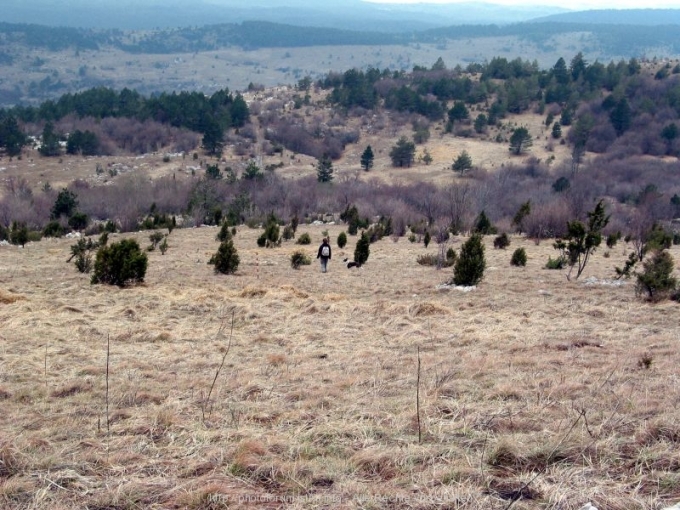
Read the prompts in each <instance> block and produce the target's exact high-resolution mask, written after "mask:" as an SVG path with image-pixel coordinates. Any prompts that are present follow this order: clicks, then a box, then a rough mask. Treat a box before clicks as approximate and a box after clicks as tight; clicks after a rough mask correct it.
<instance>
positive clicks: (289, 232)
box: [281, 225, 295, 241]
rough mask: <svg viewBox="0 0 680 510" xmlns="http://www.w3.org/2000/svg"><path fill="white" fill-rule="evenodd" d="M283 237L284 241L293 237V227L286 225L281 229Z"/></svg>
mask: <svg viewBox="0 0 680 510" xmlns="http://www.w3.org/2000/svg"><path fill="white" fill-rule="evenodd" d="M281 237H283V240H284V241H290V240H291V239H293V238H294V237H295V231H294V230H293V227H292V226H291V225H286V226H285V227H283V235H282V236H281Z"/></svg>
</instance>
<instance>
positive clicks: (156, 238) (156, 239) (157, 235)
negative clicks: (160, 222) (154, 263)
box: [149, 230, 165, 251]
mask: <svg viewBox="0 0 680 510" xmlns="http://www.w3.org/2000/svg"><path fill="white" fill-rule="evenodd" d="M164 238H165V236H164V235H163V233H162V232H160V231H158V230H156V231H154V232H153V233H152V234H151V235H150V236H149V241H151V246H150V247H149V251H153V250H155V249H156V246H158V244H159V243H160V242H161V241H162V240H163V239H164Z"/></svg>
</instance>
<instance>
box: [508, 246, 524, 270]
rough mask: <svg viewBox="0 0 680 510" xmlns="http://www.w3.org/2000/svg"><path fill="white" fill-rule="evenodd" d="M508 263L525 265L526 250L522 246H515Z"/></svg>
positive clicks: (519, 265)
mask: <svg viewBox="0 0 680 510" xmlns="http://www.w3.org/2000/svg"><path fill="white" fill-rule="evenodd" d="M510 264H512V265H513V266H518V267H524V266H526V265H527V252H526V250H525V249H524V248H517V249H516V250H515V251H514V252H513V253H512V258H511V259H510Z"/></svg>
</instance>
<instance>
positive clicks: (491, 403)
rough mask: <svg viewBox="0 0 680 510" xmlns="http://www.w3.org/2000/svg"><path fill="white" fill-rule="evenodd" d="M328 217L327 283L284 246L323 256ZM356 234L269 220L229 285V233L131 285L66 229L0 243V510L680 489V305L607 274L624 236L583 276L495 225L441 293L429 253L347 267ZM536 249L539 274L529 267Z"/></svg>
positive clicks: (353, 502) (159, 259)
mask: <svg viewBox="0 0 680 510" xmlns="http://www.w3.org/2000/svg"><path fill="white" fill-rule="evenodd" d="M323 229H328V230H329V234H330V236H331V239H332V240H333V247H334V253H333V260H332V261H331V264H330V272H329V273H327V274H321V273H320V271H319V267H318V265H317V263H316V261H314V263H313V264H312V265H311V266H303V267H302V269H300V270H298V271H296V270H293V269H292V268H291V267H290V262H289V260H290V254H291V253H292V252H293V251H295V250H296V249H300V248H302V249H304V250H305V251H307V252H308V253H309V255H311V256H312V257H314V255H315V253H316V246H317V244H316V243H318V242H320V239H321V237H322V230H323ZM341 230H342V228H341V227H339V226H325V227H324V226H308V225H302V226H300V227H299V229H298V234H300V233H302V232H309V233H310V235H311V236H312V240H313V244H312V246H310V247H300V246H296V245H292V244H284V245H283V246H282V247H281V248H278V249H259V248H257V246H256V242H255V240H256V238H257V236H258V235H259V233H260V232H259V231H257V230H249V229H246V228H241V229H239V232H238V234H237V235H236V237H235V244H236V246H237V248H238V250H239V255H240V257H241V265H240V267H239V270H238V272H237V274H236V275H234V276H221V275H215V274H214V273H213V271H212V268H211V266H209V265H207V261H208V259H209V258H210V256H211V255H212V253H214V252H215V251H216V249H217V243H216V241H215V240H214V237H215V234H216V233H217V230H216V229H213V228H201V229H186V230H175V231H173V233H172V235H171V236H170V237H169V241H168V242H169V245H170V248H169V250H168V252H167V254H166V255H164V256H162V255H161V254H160V253H159V252H158V251H154V252H151V253H149V270H148V273H147V277H146V282H145V283H144V284H143V285H140V286H136V287H132V288H127V289H118V288H111V287H106V286H102V285H97V286H92V285H90V284H89V282H88V277H87V276H85V275H81V274H79V273H77V272H76V270H75V268H74V267H73V266H72V265H69V264H66V263H65V260H66V258H68V255H69V245H70V244H72V243H73V241H72V240H71V241H70V240H66V239H61V240H45V241H42V242H40V243H37V244H29V245H27V247H26V248H25V249H23V250H22V249H20V248H17V247H13V246H0V289H1V290H2V296H14V297H16V299H15V298H12V299H4V298H3V299H2V300H1V301H0V324H1V325H2V327H1V328H0V399H2V409H3V412H2V413H1V414H0V431H2V432H0V501H1V502H2V505H0V506H6V507H8V508H25V507H31V508H45V509H47V508H50V509H53V508H83V507H85V506H87V507H89V508H196V509H198V508H220V507H226V506H227V504H229V505H230V507H245V506H248V505H250V507H263V508H277V507H283V506H285V507H290V508H318V507H320V506H325V507H333V508H365V507H372V508H414V507H417V508H439V507H446V506H447V505H448V506H449V507H457V508H472V509H496V508H498V509H501V508H507V507H508V505H509V503H510V501H511V500H512V498H513V497H515V496H518V495H519V496H521V497H522V499H521V500H520V501H518V502H517V503H515V504H514V505H513V507H514V508H516V509H520V508H521V509H538V508H561V509H577V508H580V507H581V506H582V505H583V504H584V503H585V502H587V501H592V502H593V503H594V504H595V505H596V506H598V507H599V508H608V509H621V510H623V509H632V508H640V509H652V508H657V507H658V504H660V503H661V502H675V500H678V499H680V479H679V478H678V476H677V466H678V463H679V462H680V457H679V456H678V449H677V445H678V442H680V428H678V425H677V424H678V423H680V416H678V413H677V410H676V408H677V405H676V404H677V400H678V398H679V393H678V388H677V387H676V385H675V383H674V380H675V375H674V374H675V372H676V368H677V366H678V363H679V362H680V358H679V356H680V355H679V354H678V350H677V349H676V347H677V346H676V342H677V338H678V334H679V333H680V329H679V328H680V326H679V324H678V321H677V320H676V316H677V303H674V302H664V303H661V304H658V305H650V304H647V303H645V302H642V301H640V300H638V299H636V297H635V295H634V291H633V285H632V284H631V283H625V282H624V284H623V285H620V286H614V285H603V284H602V283H603V282H602V280H603V279H608V278H611V276H612V274H613V266H614V265H622V264H623V261H624V259H625V253H624V252H625V250H624V247H623V246H621V245H619V246H618V247H616V248H615V249H614V250H611V252H610V256H609V257H608V258H605V257H604V256H603V254H604V253H605V251H606V249H601V250H599V251H598V252H597V253H596V254H595V256H594V257H593V259H592V262H591V263H590V265H589V266H588V267H587V269H586V271H585V273H584V275H583V276H582V278H581V280H580V281H576V282H567V281H566V279H565V277H564V274H563V272H561V271H548V270H544V269H542V268H543V266H544V264H545V261H546V260H547V258H548V256H549V255H553V256H554V255H555V253H554V252H553V250H552V248H551V245H550V243H548V242H545V243H543V244H541V245H535V244H533V243H532V242H528V241H527V240H525V239H522V238H518V237H513V238H512V244H511V246H510V249H509V250H494V249H493V248H492V238H487V239H486V240H485V244H486V255H487V263H488V268H487V271H486V275H485V279H484V281H483V282H482V284H481V285H480V286H479V287H478V288H477V289H475V290H472V291H470V292H461V291H459V290H452V289H447V290H442V289H438V288H437V286H438V285H439V284H441V283H443V282H445V281H446V280H447V279H449V278H450V276H451V272H450V269H447V270H442V271H437V270H435V269H433V268H430V267H424V266H420V265H418V264H417V263H416V257H417V256H418V255H419V254H423V253H435V252H436V250H437V249H438V247H437V246H436V245H434V244H433V245H430V247H429V249H427V250H426V249H425V248H424V247H423V246H422V244H411V243H409V242H408V241H407V240H405V239H404V238H401V239H399V240H398V242H392V240H390V239H384V240H382V241H380V242H378V243H375V244H373V245H371V254H370V258H369V260H368V263H367V264H366V265H365V266H364V267H362V268H361V269H359V270H356V269H352V270H348V269H346V268H345V267H344V266H343V264H342V263H341V259H342V258H344V257H345V256H348V257H350V258H351V257H352V253H353V249H354V243H355V242H356V238H350V243H349V245H348V246H347V247H346V248H345V249H343V250H341V249H339V248H337V246H336V245H335V239H336V238H337V235H338V233H339V232H340V231H341ZM121 237H122V236H121V235H115V236H112V238H113V239H112V240H113V241H115V240H116V239H120V238H121ZM132 237H135V238H137V239H138V240H139V241H140V243H141V244H142V245H146V244H147V239H148V233H139V234H133V235H132ZM461 241H462V239H456V240H454V241H453V242H452V246H454V248H456V249H459V248H460V242H461ZM520 246H522V247H524V248H525V249H526V251H527V253H528V256H529V261H528V264H527V267H526V268H516V267H511V266H510V265H509V260H510V256H511V252H512V250H514V249H515V248H517V247H520ZM672 253H673V255H674V256H675V257H676V259H677V258H678V256H680V255H679V254H678V250H677V248H676V247H674V248H673V250H672ZM589 279H590V280H589ZM587 281H590V282H591V284H587V283H586V282H587ZM605 283H606V282H605ZM108 339H110V343H111V348H110V358H109V366H108V370H109V372H108V374H109V375H108V395H109V398H108V404H109V406H108V424H109V427H110V428H109V427H107V409H106V389H107V376H106V373H107V340H108ZM418 349H419V350H420V367H421V369H420V392H419V395H420V432H421V436H422V441H421V442H420V443H419V442H418V432H419V431H418V420H417V416H416V381H417V367H418ZM225 354H226V357H224V356H225ZM223 358H224V366H221V362H222V360H223ZM220 367H221V368H220ZM218 370H219V374H218V375H217V377H216V374H217V373H218ZM213 384H214V386H213ZM529 482H530V483H529ZM527 484H528V485H527ZM525 485H526V486H525ZM257 498H259V499H257ZM277 498H278V499H277Z"/></svg>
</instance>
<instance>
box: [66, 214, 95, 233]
mask: <svg viewBox="0 0 680 510" xmlns="http://www.w3.org/2000/svg"><path fill="white" fill-rule="evenodd" d="M89 222H90V218H89V217H88V216H87V214H85V213H82V212H79V211H76V212H74V213H73V214H72V215H71V217H70V218H69V219H68V226H69V227H71V228H72V229H73V230H78V231H80V230H84V229H85V228H86V227H87V225H88V223H89Z"/></svg>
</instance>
